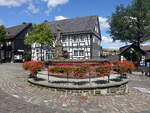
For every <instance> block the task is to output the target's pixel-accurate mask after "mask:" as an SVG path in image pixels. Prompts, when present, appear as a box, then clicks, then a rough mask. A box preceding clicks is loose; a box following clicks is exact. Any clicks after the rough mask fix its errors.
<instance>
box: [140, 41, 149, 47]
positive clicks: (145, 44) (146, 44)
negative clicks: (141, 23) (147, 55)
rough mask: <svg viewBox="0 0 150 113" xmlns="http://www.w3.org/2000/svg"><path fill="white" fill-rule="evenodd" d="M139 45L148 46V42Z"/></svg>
mask: <svg viewBox="0 0 150 113" xmlns="http://www.w3.org/2000/svg"><path fill="white" fill-rule="evenodd" d="M141 45H144V46H149V45H150V41H147V42H145V43H143V44H141Z"/></svg>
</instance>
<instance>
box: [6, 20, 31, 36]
mask: <svg viewBox="0 0 150 113" xmlns="http://www.w3.org/2000/svg"><path fill="white" fill-rule="evenodd" d="M31 25H32V24H31V23H23V24H21V25H17V26H13V27H9V28H6V34H7V36H8V37H9V38H15V37H16V36H17V35H18V34H19V33H21V32H22V31H23V30H24V29H26V28H27V27H29V26H31Z"/></svg>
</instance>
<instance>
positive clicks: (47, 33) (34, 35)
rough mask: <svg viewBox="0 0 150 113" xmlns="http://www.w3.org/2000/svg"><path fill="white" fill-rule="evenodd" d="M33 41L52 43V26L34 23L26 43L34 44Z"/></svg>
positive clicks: (42, 43) (45, 43)
mask: <svg viewBox="0 0 150 113" xmlns="http://www.w3.org/2000/svg"><path fill="white" fill-rule="evenodd" d="M33 43H37V44H41V45H52V33H51V29H50V26H48V25H46V24H38V25H37V24H35V25H33V27H32V30H31V31H30V32H29V33H28V35H27V36H26V39H25V44H27V45H32V44H33Z"/></svg>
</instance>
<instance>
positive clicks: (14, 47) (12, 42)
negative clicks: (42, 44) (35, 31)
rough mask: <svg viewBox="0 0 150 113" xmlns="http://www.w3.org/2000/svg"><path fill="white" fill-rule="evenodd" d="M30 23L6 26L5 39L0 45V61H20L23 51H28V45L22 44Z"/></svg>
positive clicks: (30, 25)
mask: <svg viewBox="0 0 150 113" xmlns="http://www.w3.org/2000/svg"><path fill="white" fill-rule="evenodd" d="M31 27H32V24H31V23H22V24H21V25H17V26H13V27H9V28H6V35H7V39H6V41H5V43H4V44H1V45H0V60H1V61H2V62H15V61H22V60H23V55H24V53H25V52H29V51H30V47H29V46H27V45H25V44H24V39H25V36H26V34H27V32H28V31H29V30H30V29H31Z"/></svg>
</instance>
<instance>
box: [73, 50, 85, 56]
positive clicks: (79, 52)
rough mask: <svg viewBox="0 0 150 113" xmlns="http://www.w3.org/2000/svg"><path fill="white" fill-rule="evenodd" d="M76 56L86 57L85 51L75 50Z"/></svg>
mask: <svg viewBox="0 0 150 113" xmlns="http://www.w3.org/2000/svg"><path fill="white" fill-rule="evenodd" d="M74 56H84V50H74Z"/></svg>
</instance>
